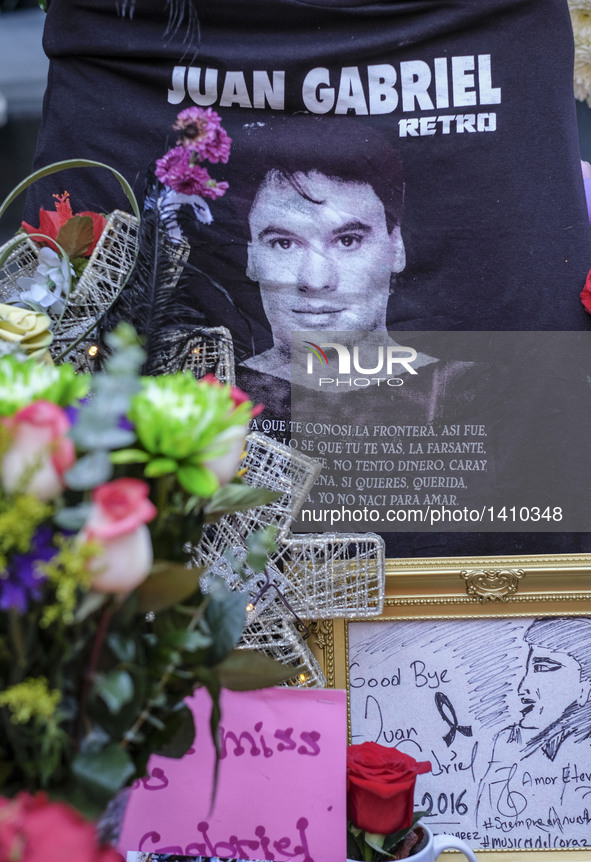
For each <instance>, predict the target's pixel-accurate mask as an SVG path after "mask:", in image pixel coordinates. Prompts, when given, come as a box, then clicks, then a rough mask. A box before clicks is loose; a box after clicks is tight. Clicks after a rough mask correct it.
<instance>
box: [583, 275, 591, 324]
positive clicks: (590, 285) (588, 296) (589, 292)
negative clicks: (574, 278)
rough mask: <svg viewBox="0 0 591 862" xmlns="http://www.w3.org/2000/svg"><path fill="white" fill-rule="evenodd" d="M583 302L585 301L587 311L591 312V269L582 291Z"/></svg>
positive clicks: (584, 305)
mask: <svg viewBox="0 0 591 862" xmlns="http://www.w3.org/2000/svg"><path fill="white" fill-rule="evenodd" d="M581 302H582V303H583V307H584V309H585V311H588V312H589V314H591V269H590V270H589V272H588V273H587V278H586V279H585V287H584V288H583V290H582V291H581Z"/></svg>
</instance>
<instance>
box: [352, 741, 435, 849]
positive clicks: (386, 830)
mask: <svg viewBox="0 0 591 862" xmlns="http://www.w3.org/2000/svg"><path fill="white" fill-rule="evenodd" d="M430 769H431V764H430V763H429V762H428V761H425V762H423V763H417V761H416V760H415V759H414V757H410V756H409V755H408V754H404V753H403V752H402V751H398V750H397V749H396V748H387V747H386V746H383V745H378V744H377V743H376V742H364V743H363V744H362V745H349V746H348V747H347V817H348V819H349V820H350V821H351V822H352V823H353V825H354V826H356V827H357V828H358V829H364V830H365V831H366V832H375V833H377V834H379V835H389V834H390V833H391V832H398V831H399V830H400V829H408V828H409V827H410V826H411V825H412V818H413V805H414V791H415V781H416V777H417V775H420V774H421V773H423V772H429V771H430Z"/></svg>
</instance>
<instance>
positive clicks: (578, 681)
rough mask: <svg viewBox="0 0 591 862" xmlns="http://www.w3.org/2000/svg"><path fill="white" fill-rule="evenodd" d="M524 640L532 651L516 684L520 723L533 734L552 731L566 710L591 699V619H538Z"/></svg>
mask: <svg viewBox="0 0 591 862" xmlns="http://www.w3.org/2000/svg"><path fill="white" fill-rule="evenodd" d="M525 640H526V642H527V643H529V654H528V657H527V664H526V668H525V674H524V676H523V678H522V679H521V681H520V683H519V685H518V688H517V693H518V695H519V699H520V701H521V720H520V721H519V726H520V727H521V728H522V730H524V731H526V732H530V733H534V734H539V733H540V732H542V731H548V732H550V733H551V732H552V730H553V729H554V728H557V727H558V726H559V724H560V721H561V719H562V718H563V717H564V716H565V714H566V713H567V710H569V709H570V710H571V711H572V710H573V709H576V707H577V706H578V707H583V706H585V704H586V703H587V702H588V701H589V699H590V696H591V679H589V678H588V677H589V659H590V657H591V621H590V620H586V619H548V620H536V622H534V623H533V624H532V626H530V628H529V629H528V630H527V632H526V633H525Z"/></svg>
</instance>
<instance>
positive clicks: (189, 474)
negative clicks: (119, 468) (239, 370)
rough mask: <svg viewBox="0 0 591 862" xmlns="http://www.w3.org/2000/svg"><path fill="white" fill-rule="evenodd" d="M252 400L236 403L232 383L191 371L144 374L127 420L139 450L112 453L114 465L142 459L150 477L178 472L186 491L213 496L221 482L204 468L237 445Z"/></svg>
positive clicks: (244, 426) (249, 415)
mask: <svg viewBox="0 0 591 862" xmlns="http://www.w3.org/2000/svg"><path fill="white" fill-rule="evenodd" d="M251 408H252V404H251V402H250V401H244V402H242V403H240V404H237V403H236V401H235V399H234V398H233V397H232V390H231V387H230V386H222V385H220V384H219V383H210V382H208V381H203V380H202V381H197V380H195V378H194V377H193V375H192V374H191V372H181V373H178V374H171V375H163V376H160V377H146V378H144V379H143V380H142V389H141V392H139V393H138V394H137V395H134V396H133V399H132V403H131V410H130V412H129V419H130V420H131V421H132V422H133V424H134V426H135V432H136V435H137V439H138V443H139V445H140V446H141V449H140V448H138V449H126V450H123V451H120V452H117V453H114V455H113V456H112V457H113V460H115V461H116V462H117V463H133V462H144V463H145V464H146V467H145V471H144V472H145V475H146V476H148V477H157V476H164V475H167V474H172V473H174V474H176V476H177V478H178V480H179V482H180V484H181V485H182V486H183V488H184V489H185V490H186V491H188V492H189V493H190V494H195V495H196V496H199V497H209V496H211V495H212V494H213V493H214V492H215V491H216V490H217V488H218V486H219V480H218V478H217V476H216V475H215V473H214V472H213V471H212V470H211V469H210V468H209V467H208V466H206V465H207V464H208V463H209V462H212V461H213V460H215V459H216V458H221V457H223V456H224V455H226V453H227V452H228V451H229V450H230V448H231V446H232V445H234V444H235V441H236V439H237V436H239V432H240V429H241V428H242V429H245V428H246V426H247V425H248V422H249V420H250V417H251Z"/></svg>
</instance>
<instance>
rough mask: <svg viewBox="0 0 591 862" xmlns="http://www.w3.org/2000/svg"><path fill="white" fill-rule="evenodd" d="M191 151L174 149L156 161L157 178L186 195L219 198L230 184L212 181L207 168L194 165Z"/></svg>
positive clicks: (181, 148) (182, 148)
mask: <svg viewBox="0 0 591 862" xmlns="http://www.w3.org/2000/svg"><path fill="white" fill-rule="evenodd" d="M191 156H192V154H191V150H187V149H185V148H184V147H174V149H172V150H169V151H168V152H167V153H166V154H165V155H164V156H162V158H161V159H158V160H157V161H156V170H155V173H156V176H157V177H158V179H159V180H160V181H161V182H162V183H164V185H166V186H168V187H169V188H171V189H173V191H175V192H180V193H181V194H184V195H199V196H200V197H202V198H218V197H221V196H222V195H223V194H225V193H226V191H227V189H228V183H218V182H216V180H214V179H212V178H211V177H210V175H209V173H208V171H207V169H206V168H202V167H201V165H198V164H192V158H191Z"/></svg>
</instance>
